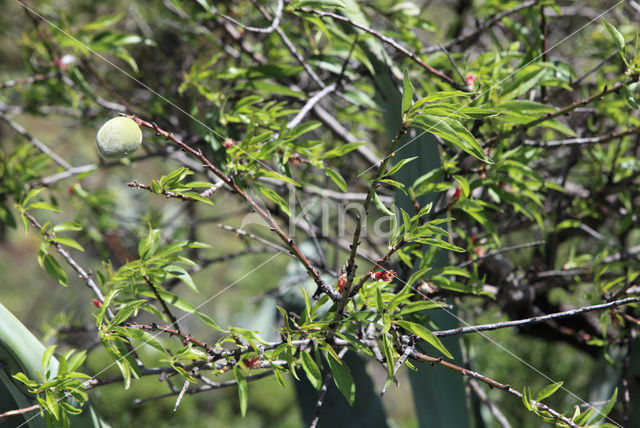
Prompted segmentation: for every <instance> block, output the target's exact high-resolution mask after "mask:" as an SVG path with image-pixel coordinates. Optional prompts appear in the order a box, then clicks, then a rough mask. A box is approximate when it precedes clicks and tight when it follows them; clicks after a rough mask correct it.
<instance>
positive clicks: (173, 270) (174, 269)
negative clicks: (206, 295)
mask: <svg viewBox="0 0 640 428" xmlns="http://www.w3.org/2000/svg"><path fill="white" fill-rule="evenodd" d="M165 270H166V271H167V272H168V273H170V274H171V275H172V276H174V277H176V278H180V280H181V281H182V282H184V283H185V284H187V285H188V286H189V288H191V289H192V290H193V291H195V292H196V293H197V292H198V287H196V284H195V283H194V282H193V279H192V278H191V275H189V272H187V271H186V270H185V269H184V268H182V267H180V266H176V265H169V266H167V267H165Z"/></svg>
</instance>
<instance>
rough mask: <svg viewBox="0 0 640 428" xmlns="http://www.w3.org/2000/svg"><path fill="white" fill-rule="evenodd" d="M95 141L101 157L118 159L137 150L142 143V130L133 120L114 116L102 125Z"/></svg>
mask: <svg viewBox="0 0 640 428" xmlns="http://www.w3.org/2000/svg"><path fill="white" fill-rule="evenodd" d="M96 142H97V143H98V150H100V154H101V155H102V156H103V157H105V158H107V159H119V158H123V157H125V156H127V155H130V154H131V153H133V152H135V151H136V150H138V148H139V147H140V144H142V131H141V130H140V127H139V126H138V124H137V123H136V122H135V121H134V120H132V119H129V118H128V117H114V118H113V119H111V120H108V121H107V122H106V123H105V124H104V125H102V127H101V128H100V130H99V131H98V135H97V136H96Z"/></svg>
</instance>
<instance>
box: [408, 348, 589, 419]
mask: <svg viewBox="0 0 640 428" xmlns="http://www.w3.org/2000/svg"><path fill="white" fill-rule="evenodd" d="M411 357H412V358H414V359H415V360H417V361H422V362H426V363H429V364H431V365H439V366H442V367H446V368H448V369H450V370H453V371H455V372H458V373H459V374H461V375H462V376H469V377H471V378H473V379H476V380H478V381H480V382H482V383H485V384H487V385H489V386H490V387H491V388H498V389H500V390H502V391H505V392H507V393H509V394H511V395H513V396H515V397H518V398H520V399H522V393H521V392H520V391H518V390H516V389H514V388H512V387H511V385H506V384H503V383H500V382H497V381H495V380H493V379H491V378H488V377H486V376H484V375H481V374H480V373H478V372H476V371H474V370H469V369H465V368H464V367H460V366H457V365H455V364H453V363H450V362H448V361H444V360H443V359H442V358H435V357H431V356H429V355H425V354H422V353H420V352H414V353H413V354H412V355H411ZM530 404H531V405H532V406H533V407H535V408H536V409H537V410H538V411H541V412H546V413H547V414H548V415H549V416H550V417H552V418H553V419H555V420H557V421H559V422H564V423H565V424H567V425H568V426H570V427H572V428H578V425H577V424H576V423H575V422H573V421H572V420H571V419H569V418H567V417H566V416H564V415H563V414H561V413H559V412H557V411H555V410H553V409H552V408H551V407H549V406H547V405H546V404H544V403H540V402H537V401H535V400H531V403H530Z"/></svg>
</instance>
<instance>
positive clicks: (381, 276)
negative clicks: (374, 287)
mask: <svg viewBox="0 0 640 428" xmlns="http://www.w3.org/2000/svg"><path fill="white" fill-rule="evenodd" d="M395 274H396V272H395V271H393V270H379V271H377V272H372V273H371V279H372V280H373V281H391V280H392V279H393V277H394V275H395Z"/></svg>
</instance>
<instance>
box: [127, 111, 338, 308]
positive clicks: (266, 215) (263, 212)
mask: <svg viewBox="0 0 640 428" xmlns="http://www.w3.org/2000/svg"><path fill="white" fill-rule="evenodd" d="M125 116H126V117H129V118H130V119H132V120H134V121H135V122H136V123H137V124H138V125H139V126H144V127H145V128H149V129H153V130H155V131H156V133H157V134H158V135H160V136H162V137H164V138H165V139H167V140H170V141H172V142H173V143H175V144H177V145H178V146H179V147H180V148H181V149H182V150H184V151H186V152H188V153H190V154H191V155H193V156H195V157H196V158H198V159H199V160H200V161H202V163H203V165H204V167H205V168H206V169H208V170H210V171H211V172H212V173H213V174H214V175H216V176H217V177H218V178H219V179H220V180H222V181H223V182H224V183H225V184H226V185H227V186H229V187H230V188H231V189H232V190H233V191H234V192H235V193H236V194H238V195H239V196H240V197H241V198H242V199H244V200H245V201H246V202H247V203H248V204H249V206H250V207H251V209H252V210H253V211H254V212H256V213H257V214H258V215H260V217H262V218H263V219H264V220H266V222H267V223H268V224H269V226H270V229H271V230H272V231H273V232H274V233H275V234H276V235H277V236H278V237H279V238H280V239H281V240H282V242H283V243H284V244H285V246H286V247H287V248H288V249H289V252H291V253H292V254H293V255H294V256H295V257H296V258H297V259H298V261H299V262H300V263H301V264H302V265H303V266H304V268H305V270H306V271H307V273H308V274H309V276H310V277H311V278H312V279H313V280H314V282H315V283H316V285H317V286H318V290H321V291H322V292H324V293H326V294H327V295H328V296H329V297H331V299H332V300H334V301H338V300H339V299H340V294H339V293H338V292H337V291H336V290H334V289H333V288H332V287H330V286H328V285H327V284H326V283H325V282H324V280H323V279H322V277H321V276H320V273H319V272H318V271H317V270H316V269H315V268H314V267H313V266H312V265H311V262H310V261H309V259H308V258H307V257H306V256H305V255H304V254H302V252H301V251H300V249H299V248H298V246H297V245H296V244H295V242H294V240H293V239H292V238H291V237H289V235H287V233H286V232H285V231H284V230H282V228H281V227H280V226H279V225H278V223H276V222H275V221H274V220H273V217H272V216H271V213H270V212H269V210H268V209H266V208H262V207H261V206H260V205H258V204H257V203H256V202H255V201H254V200H253V199H252V198H251V197H250V196H249V195H248V194H247V193H246V192H245V191H244V190H242V189H241V188H240V187H239V186H238V185H237V184H236V182H235V180H234V179H233V177H229V176H227V175H226V174H225V173H224V172H222V171H221V170H220V169H219V168H218V167H216V166H215V165H214V164H213V163H211V161H209V159H207V158H206V157H205V156H204V154H202V151H201V150H199V149H198V150H196V149H194V148H193V147H191V146H189V145H187V144H185V143H184V142H182V141H181V140H180V139H178V138H177V137H176V136H175V135H173V133H171V132H168V131H165V130H163V129H161V128H160V127H159V126H158V125H157V124H156V123H151V122H147V121H145V120H142V119H139V118H138V117H136V116H130V115H125Z"/></svg>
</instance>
